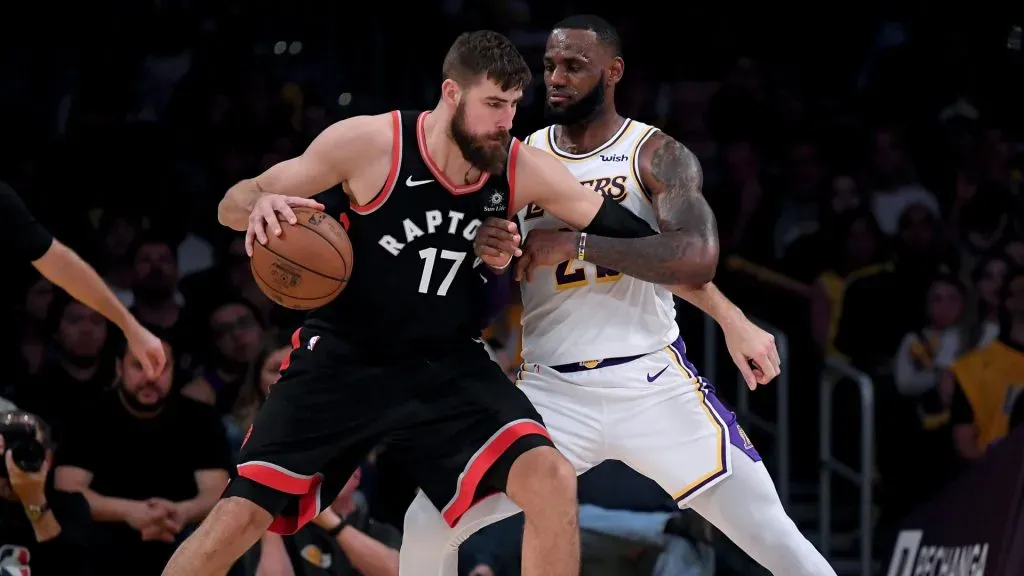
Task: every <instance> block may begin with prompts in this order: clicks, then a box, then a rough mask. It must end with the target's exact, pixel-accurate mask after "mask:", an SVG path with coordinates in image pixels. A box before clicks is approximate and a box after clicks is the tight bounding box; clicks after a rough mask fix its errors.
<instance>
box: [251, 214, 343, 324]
mask: <svg viewBox="0 0 1024 576" xmlns="http://www.w3.org/2000/svg"><path fill="white" fill-rule="evenodd" d="M294 211H295V217H296V218H297V219H298V221H297V222H296V223H295V224H289V223H288V222H286V221H285V220H283V219H282V220H281V235H280V236H274V235H273V234H271V233H270V232H269V231H268V233H267V236H268V240H267V244H266V246H264V245H263V244H260V243H259V242H258V241H257V242H255V243H254V244H253V250H252V259H251V260H250V261H249V268H250V269H251V270H252V275H253V278H255V279H256V284H257V285H258V286H259V287H260V290H262V291H263V293H264V294H266V295H267V296H268V297H269V298H270V299H271V300H273V301H274V302H277V303H278V304H280V305H281V306H284V307H286V308H291V309H292V310H310V309H312V308H318V307H320V306H323V305H324V304H327V303H328V302H330V301H331V300H334V299H335V298H337V297H338V294H341V291H342V290H343V289H344V288H345V284H346V283H347V282H348V278H349V275H350V274H351V273H352V243H351V242H350V241H349V239H348V234H346V233H345V229H344V228H343V227H342V226H341V224H340V223H339V222H338V221H337V220H335V219H334V218H331V217H330V216H328V215H327V214H325V213H323V212H320V211H319V210H313V209H312V208H294ZM279 218H280V216H279Z"/></svg>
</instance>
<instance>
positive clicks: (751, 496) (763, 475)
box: [689, 445, 835, 576]
mask: <svg viewBox="0 0 1024 576" xmlns="http://www.w3.org/2000/svg"><path fill="white" fill-rule="evenodd" d="M730 448H731V450H732V451H733V470H732V475H731V476H730V477H729V478H728V479H726V480H725V481H723V482H721V483H719V484H717V485H715V486H712V487H711V488H709V489H708V490H707V491H706V492H703V493H701V494H699V495H697V496H695V497H694V498H693V499H691V500H690V501H689V506H690V508H692V509H693V510H694V511H696V512H697V513H698V514H700V515H701V516H703V517H704V518H705V519H706V520H707V521H708V522H711V523H712V524H714V526H715V527H716V528H718V529H719V530H721V531H722V533H723V534H725V535H726V536H727V537H728V538H729V539H730V540H732V541H733V542H735V543H736V545H737V546H739V547H740V548H741V549H742V550H743V551H744V552H746V553H747V554H748V555H750V557H751V558H753V559H754V561H755V562H757V563H758V564H760V565H761V566H764V567H765V568H767V569H768V570H769V571H770V572H771V573H772V574H775V575H776V576H789V575H793V576H829V575H831V576H835V570H833V569H832V566H830V565H829V563H828V561H827V560H825V558H824V557H823V556H822V555H821V553H820V552H818V550H817V549H816V548H815V547H814V546H813V545H812V544H811V543H810V542H809V541H808V540H807V538H805V537H804V535H803V534H801V533H800V530H799V528H797V526H796V524H795V523H794V522H793V520H792V519H791V518H790V517H789V516H788V515H787V514H786V510H785V509H784V508H783V507H782V502H781V501H780V500H779V495H778V492H776V490H775V484H774V483H773V482H772V479H771V476H770V475H769V474H768V470H767V469H766V468H765V466H764V463H763V462H760V461H757V462H755V461H754V460H753V459H751V458H749V457H748V456H747V453H746V452H745V451H743V450H741V449H740V448H738V447H737V446H735V445H734V446H731V447H730Z"/></svg>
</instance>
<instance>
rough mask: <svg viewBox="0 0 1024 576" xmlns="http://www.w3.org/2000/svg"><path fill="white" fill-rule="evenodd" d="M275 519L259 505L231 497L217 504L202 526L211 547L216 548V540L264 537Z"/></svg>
mask: <svg viewBox="0 0 1024 576" xmlns="http://www.w3.org/2000/svg"><path fill="white" fill-rule="evenodd" d="M273 520H274V518H273V516H271V515H270V513H269V512H267V511H266V510H264V509H263V508H261V507H260V506H259V505H257V504H255V503H253V502H251V501H249V500H246V499H245V498H240V497H238V496H229V497H227V498H224V499H222V500H220V501H219V502H217V504H216V505H214V507H213V509H212V510H210V513H209V514H208V515H207V516H206V520H204V521H203V524H202V526H203V527H204V528H205V530H204V532H206V533H207V534H208V536H212V537H211V538H209V541H210V545H212V546H215V545H216V544H215V543H214V542H213V540H216V539H231V538H239V539H244V538H245V537H246V536H249V535H252V534H255V535H257V537H258V536H259V535H262V534H263V533H264V532H266V531H267V528H269V527H270V524H271V522H273Z"/></svg>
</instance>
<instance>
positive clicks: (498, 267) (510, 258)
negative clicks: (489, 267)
mask: <svg viewBox="0 0 1024 576" xmlns="http://www.w3.org/2000/svg"><path fill="white" fill-rule="evenodd" d="M511 263H512V255H511V254H509V255H508V260H506V261H505V263H504V264H502V265H501V266H494V267H493V268H494V269H495V270H504V269H505V268H508V265H509V264H511Z"/></svg>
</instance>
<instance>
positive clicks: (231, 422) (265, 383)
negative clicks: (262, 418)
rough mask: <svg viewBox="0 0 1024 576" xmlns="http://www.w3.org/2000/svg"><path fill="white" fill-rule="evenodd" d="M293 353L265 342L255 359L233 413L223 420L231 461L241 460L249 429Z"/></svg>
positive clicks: (287, 348) (289, 349)
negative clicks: (243, 442) (237, 458)
mask: <svg viewBox="0 0 1024 576" xmlns="http://www.w3.org/2000/svg"><path fill="white" fill-rule="evenodd" d="M291 350H292V348H291V346H282V345H280V344H276V343H273V342H264V344H263V347H262V348H261V349H260V351H259V354H257V355H256V359H255V360H253V362H252V364H251V365H250V367H249V370H248V372H247V373H246V375H245V382H244V383H243V384H242V389H241V390H240V391H239V392H238V399H237V400H236V401H235V405H234V407H233V408H232V409H231V413H230V414H228V415H227V416H225V417H224V429H225V431H226V432H227V439H228V447H229V448H230V449H231V453H232V461H234V460H235V457H237V456H238V451H239V450H240V449H241V448H242V440H243V439H244V438H245V433H246V431H248V430H249V426H252V421H253V419H254V418H256V413H257V412H259V411H260V408H261V407H262V406H263V402H264V401H266V399H267V394H270V387H271V386H273V385H274V384H277V381H278V380H279V379H280V378H281V367H282V366H284V363H285V362H286V361H287V359H288V354H289V353H291Z"/></svg>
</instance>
